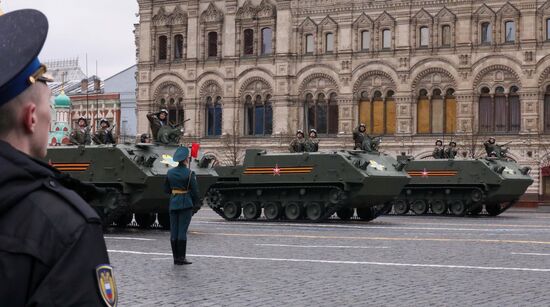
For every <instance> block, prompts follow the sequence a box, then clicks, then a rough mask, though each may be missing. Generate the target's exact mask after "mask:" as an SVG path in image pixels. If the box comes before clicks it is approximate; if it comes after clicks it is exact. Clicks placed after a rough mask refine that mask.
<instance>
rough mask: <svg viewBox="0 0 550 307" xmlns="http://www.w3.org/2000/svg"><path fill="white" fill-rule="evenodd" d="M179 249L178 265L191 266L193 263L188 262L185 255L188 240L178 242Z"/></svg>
mask: <svg viewBox="0 0 550 307" xmlns="http://www.w3.org/2000/svg"><path fill="white" fill-rule="evenodd" d="M177 249H178V256H177V257H178V258H177V260H178V262H179V263H178V264H179V265H182V264H191V263H192V262H190V261H187V259H186V258H185V254H186V253H187V240H178V243H177Z"/></svg>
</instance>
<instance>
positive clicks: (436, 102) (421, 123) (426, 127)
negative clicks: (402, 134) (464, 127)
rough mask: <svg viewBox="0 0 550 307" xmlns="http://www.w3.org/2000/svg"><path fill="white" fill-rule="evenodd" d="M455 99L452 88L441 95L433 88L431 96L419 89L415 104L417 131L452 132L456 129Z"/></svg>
mask: <svg viewBox="0 0 550 307" xmlns="http://www.w3.org/2000/svg"><path fill="white" fill-rule="evenodd" d="M455 127H456V99H455V97H454V90H453V89H448V90H447V91H446V93H445V95H443V93H442V91H441V90H440V89H434V90H433V92H432V95H431V97H430V96H428V91H427V90H425V89H422V90H420V92H419V95H418V104H417V133H419V134H423V133H426V134H427V133H436V134H439V133H454V132H455V130H456V128H455Z"/></svg>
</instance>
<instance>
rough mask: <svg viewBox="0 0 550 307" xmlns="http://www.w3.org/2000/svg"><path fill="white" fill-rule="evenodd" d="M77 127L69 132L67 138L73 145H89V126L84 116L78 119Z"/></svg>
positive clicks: (90, 141)
mask: <svg viewBox="0 0 550 307" xmlns="http://www.w3.org/2000/svg"><path fill="white" fill-rule="evenodd" d="M77 123H78V128H77V129H75V130H73V132H71V135H70V136H69V139H70V141H71V143H72V144H73V145H90V144H92V139H91V138H90V126H88V121H87V120H86V119H85V118H84V117H80V118H79V119H78V122H77Z"/></svg>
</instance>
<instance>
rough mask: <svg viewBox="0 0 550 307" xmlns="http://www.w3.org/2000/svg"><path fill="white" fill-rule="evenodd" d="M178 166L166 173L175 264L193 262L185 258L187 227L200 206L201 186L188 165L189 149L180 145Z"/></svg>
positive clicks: (177, 155)
mask: <svg viewBox="0 0 550 307" xmlns="http://www.w3.org/2000/svg"><path fill="white" fill-rule="evenodd" d="M173 160H174V162H178V163H179V164H178V166H177V167H175V168H173V169H171V170H169V171H168V174H167V175H166V182H165V192H166V193H168V194H171V196H170V207H169V211H170V243H171V245H172V255H173V257H174V264H175V265H184V264H191V262H189V261H187V259H186V258H185V255H186V252H187V229H188V228H189V224H190V223H191V217H192V216H193V214H194V213H195V212H197V211H198V210H199V208H200V202H199V188H198V184H197V179H196V176H195V173H193V172H192V171H191V170H190V169H189V168H188V167H187V164H188V163H189V149H188V148H187V147H183V146H182V147H179V148H178V149H177V150H176V153H175V154H174V157H173Z"/></svg>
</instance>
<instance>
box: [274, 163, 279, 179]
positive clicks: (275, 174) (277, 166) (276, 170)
mask: <svg viewBox="0 0 550 307" xmlns="http://www.w3.org/2000/svg"><path fill="white" fill-rule="evenodd" d="M273 176H281V169H280V168H279V165H277V164H275V168H274V169H273Z"/></svg>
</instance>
